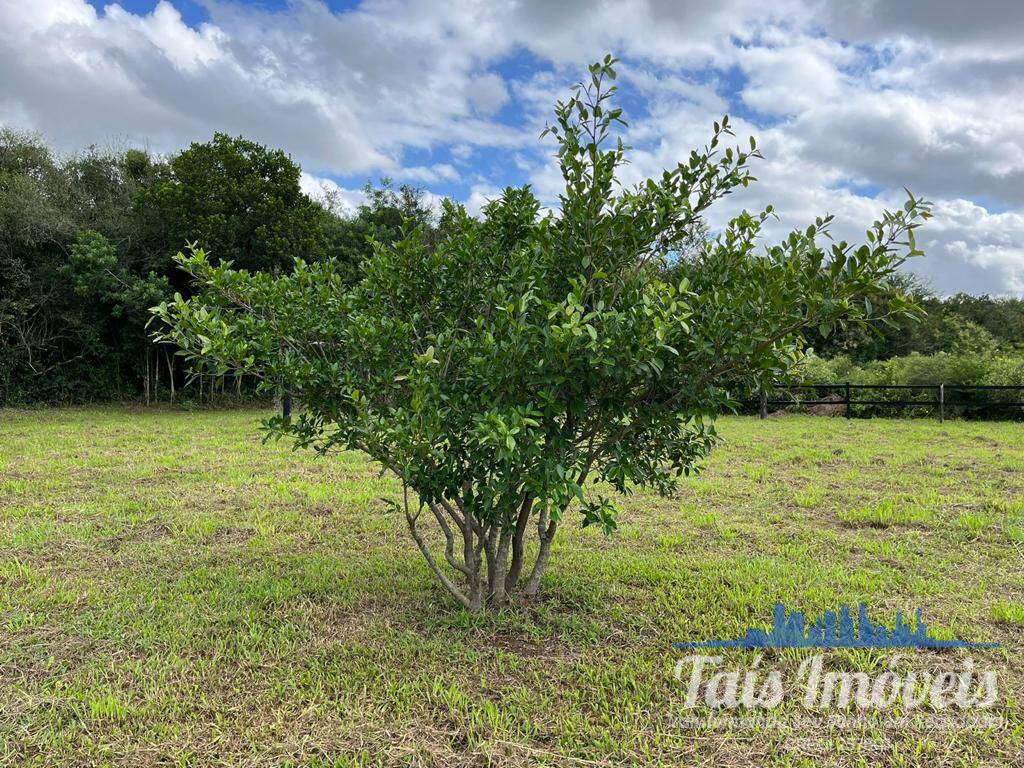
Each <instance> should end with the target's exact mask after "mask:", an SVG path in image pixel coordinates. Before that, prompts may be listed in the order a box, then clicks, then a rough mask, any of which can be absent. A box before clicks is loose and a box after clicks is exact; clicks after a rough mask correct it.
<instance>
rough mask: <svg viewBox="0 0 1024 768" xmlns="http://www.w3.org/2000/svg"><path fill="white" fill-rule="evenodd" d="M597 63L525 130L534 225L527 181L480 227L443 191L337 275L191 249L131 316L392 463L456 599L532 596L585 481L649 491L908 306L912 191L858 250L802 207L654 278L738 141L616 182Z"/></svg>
mask: <svg viewBox="0 0 1024 768" xmlns="http://www.w3.org/2000/svg"><path fill="white" fill-rule="evenodd" d="M614 64H615V62H614V61H613V60H612V59H610V58H606V59H605V60H604V61H603V62H601V63H598V64H595V65H593V66H592V67H591V68H590V76H589V79H588V80H587V81H586V82H584V83H582V84H581V85H580V86H579V87H578V88H577V89H576V90H575V91H574V92H573V94H572V96H571V97H570V98H568V99H567V100H566V101H564V102H559V103H558V105H557V106H556V109H555V121H554V123H553V124H552V125H551V126H550V127H549V128H548V130H547V131H546V133H547V134H549V135H551V136H553V137H554V140H555V142H556V144H557V157H558V162H559V165H560V167H561V171H562V176H563V178H564V180H565V190H564V192H563V193H562V194H561V195H560V196H559V200H558V213H557V215H556V214H547V215H543V216H541V215H540V204H539V202H538V200H537V199H536V197H535V196H534V195H533V193H532V192H531V191H530V189H529V188H522V189H506V190H505V192H504V194H503V195H502V196H501V197H500V198H499V199H497V200H495V201H494V202H492V203H491V204H489V205H488V206H487V207H486V208H485V209H484V212H483V218H482V220H476V219H474V218H472V217H470V216H468V215H467V214H466V213H465V211H464V210H462V209H461V208H460V207H458V206H455V205H453V204H450V203H449V204H447V205H446V207H445V211H444V213H443V218H444V220H445V221H446V226H445V228H444V236H443V238H442V239H441V241H440V242H439V243H437V245H436V247H430V246H429V244H428V243H426V242H425V238H424V233H423V229H422V227H413V228H410V229H407V230H406V231H405V235H404V237H402V238H401V239H400V240H398V241H397V242H395V243H393V244H387V243H378V244H377V245H376V247H375V253H374V255H373V257H372V258H371V259H369V260H368V262H367V263H366V264H365V265H364V269H363V276H362V278H361V280H360V281H359V282H358V283H357V284H356V285H355V286H353V287H348V286H346V285H345V283H344V281H343V280H342V279H341V278H340V276H339V269H338V267H337V265H335V264H333V263H331V262H330V261H327V262H323V263H319V264H309V263H306V262H303V261H301V260H300V261H297V262H296V267H295V271H294V273H293V274H291V275H288V276H285V277H275V276H271V275H267V274H249V273H247V272H245V271H239V270H235V269H232V268H230V267H229V266H226V265H223V264H221V265H216V264H214V263H212V262H211V261H210V260H209V259H208V258H207V257H206V255H205V254H204V253H203V252H202V251H196V252H194V253H192V255H190V256H188V257H181V263H182V265H183V267H184V268H185V269H186V270H187V271H188V272H189V273H191V274H192V275H193V276H194V278H195V279H196V280H197V281H198V283H199V284H200V285H201V286H202V288H203V290H202V292H201V293H200V294H199V295H197V296H196V297H195V298H193V299H191V300H185V299H182V298H180V297H179V298H177V299H176V300H175V301H173V302H170V303H167V304H163V305H161V306H159V307H157V308H156V309H155V313H156V315H157V316H158V317H159V318H160V319H161V320H162V321H163V322H162V326H163V328H164V330H163V331H162V333H161V338H164V339H168V340H172V341H174V342H175V343H177V344H179V345H181V346H182V347H183V348H185V349H187V350H189V351H190V353H191V354H192V355H193V356H194V357H195V359H197V360H200V361H202V362H203V364H205V365H211V366H215V367H216V368H217V369H219V370H221V371H229V370H234V371H242V372H245V373H250V374H254V375H258V376H262V377H263V378H264V380H265V381H266V382H267V384H268V386H276V385H277V384H278V383H279V382H285V383H286V386H288V387H289V388H290V389H291V390H292V391H294V392H296V393H298V394H299V395H301V399H302V401H303V404H304V407H303V409H302V411H301V412H300V413H299V414H298V415H297V417H296V418H295V419H294V420H285V419H283V418H274V419H271V420H270V421H269V422H268V425H267V426H268V428H269V429H270V431H271V434H275V435H279V436H287V437H290V438H292V439H294V440H295V441H296V442H297V444H298V445H300V446H310V447H313V448H315V449H316V450H318V451H320V452H328V451H331V450H332V449H358V450H362V451H365V452H366V453H368V454H369V455H370V456H371V457H372V458H373V459H375V460H376V461H378V462H379V463H380V464H381V465H382V466H383V467H384V468H385V469H386V470H388V471H391V472H393V473H394V475H395V476H397V477H398V478H399V479H400V481H401V483H402V486H403V489H404V493H403V495H402V501H401V503H400V504H398V503H396V504H395V506H396V509H397V510H398V511H399V512H400V514H401V515H402V516H403V517H404V520H405V522H406V524H407V526H408V528H409V531H410V534H411V536H412V538H413V539H414V540H415V542H416V544H417V546H418V547H419V549H420V551H421V552H422V554H423V556H424V558H425V559H426V561H427V563H428V564H429V567H430V568H431V570H432V571H433V573H434V574H435V576H436V577H437V579H438V580H439V581H440V583H441V584H443V585H444V588H445V589H446V590H447V591H448V592H449V593H450V594H451V595H452V596H454V598H455V599H456V600H457V601H458V602H459V603H461V604H462V605H463V606H465V607H466V608H467V609H468V610H470V611H473V612H476V611H480V610H483V609H484V608H485V607H486V606H487V605H488V604H492V605H494V604H501V603H503V602H504V601H506V600H507V599H508V597H509V595H511V594H514V593H517V592H521V593H523V594H525V595H527V596H529V595H533V594H534V593H536V592H537V590H538V587H539V585H540V583H541V580H542V576H543V574H544V572H545V569H546V567H547V565H548V562H549V559H550V557H551V553H552V545H553V542H554V541H555V537H556V534H557V531H558V529H559V526H562V525H565V524H566V523H567V522H568V516H569V515H570V513H573V512H575V513H578V515H579V520H580V521H581V522H582V524H583V525H584V526H589V525H596V526H599V527H600V528H601V529H603V530H604V531H606V532H611V531H613V530H614V529H615V527H616V524H617V523H616V507H615V503H614V501H613V499H612V498H610V497H608V496H606V495H605V492H604V489H605V488H611V489H614V490H615V491H617V492H619V493H629V492H630V491H631V490H632V489H633V488H635V487H638V486H647V487H652V488H654V489H656V490H657V491H659V492H661V493H663V494H668V493H671V492H672V491H673V490H674V489H675V488H676V486H677V483H678V481H679V478H680V476H682V475H684V474H687V473H689V472H692V471H694V470H695V469H697V468H699V466H700V463H701V461H702V459H703V458H704V457H705V456H706V455H707V454H708V452H709V450H711V448H712V446H713V445H714V443H715V440H716V433H715V428H714V421H715V417H716V415H717V414H718V413H720V412H722V411H723V410H727V409H729V408H731V407H733V406H735V405H736V404H737V401H738V399H740V398H743V397H745V396H747V395H748V393H750V392H751V391H752V390H753V389H755V388H756V387H758V386H759V385H760V384H761V383H763V382H765V381H769V380H772V379H775V378H778V377H780V376H785V375H786V374H787V373H788V372H789V371H790V370H791V369H792V368H793V366H794V365H795V364H796V363H797V362H798V361H799V360H800V359H801V356H802V352H801V350H802V349H803V345H804V335H803V334H804V332H805V331H806V330H807V329H808V328H818V329H821V330H822V331H827V330H828V329H830V328H832V327H834V326H836V325H837V324H841V323H843V322H849V321H851V320H852V321H858V320H859V319H860V318H863V317H864V316H865V315H866V314H868V313H869V312H870V306H871V302H872V301H879V300H881V299H883V298H885V299H887V300H888V301H889V306H890V307H891V308H892V311H909V310H910V307H909V305H908V304H907V303H906V302H904V301H903V300H902V299H901V298H900V297H899V295H898V294H897V293H896V292H895V291H894V290H893V289H892V286H891V284H890V283H889V282H888V278H889V277H890V276H891V275H892V274H893V272H894V270H896V269H897V268H898V267H899V265H900V264H902V263H903V261H904V260H905V259H906V258H907V257H908V256H912V255H916V254H918V253H919V251H917V249H916V247H915V245H914V228H915V227H917V226H918V225H919V223H920V221H921V219H923V218H925V217H927V215H928V208H927V205H926V204H925V203H923V202H922V201H920V200H916V199H914V198H910V199H909V200H908V202H907V204H906V206H905V208H904V209H903V210H900V211H896V212H892V213H885V214H884V215H883V217H882V218H881V220H880V221H878V222H875V223H874V224H873V225H872V227H871V228H870V229H869V230H868V233H867V239H868V242H867V243H866V244H864V245H858V246H853V245H849V244H847V243H845V242H838V243H836V242H831V240H829V239H828V229H829V225H830V222H831V218H830V217H824V218H821V219H819V220H817V221H816V222H815V223H814V224H812V225H810V226H809V227H808V228H806V229H805V230H801V231H797V232H793V233H792V234H791V235H789V237H788V238H787V239H786V240H785V241H784V242H783V243H782V244H780V245H777V246H773V247H770V248H768V249H766V250H762V249H760V248H759V247H758V246H757V245H756V242H757V239H758V235H759V233H760V230H761V225H762V223H763V222H764V220H765V219H766V218H767V217H768V216H770V215H771V210H770V209H767V210H765V211H762V212H759V213H747V212H744V213H741V214H740V215H739V216H737V217H736V218H735V219H733V220H732V221H731V222H730V223H729V225H728V226H727V227H726V228H725V230H724V231H723V232H722V233H721V234H720V235H719V236H717V237H716V238H714V239H713V240H711V241H710V242H708V243H707V244H706V245H705V253H704V255H703V257H701V258H687V259H683V260H681V263H679V264H678V265H677V266H678V272H676V273H673V276H672V279H671V280H668V279H665V275H666V273H667V270H668V267H669V265H671V264H674V263H676V262H680V260H679V259H677V258H676V257H677V247H678V246H679V244H680V243H689V242H691V241H692V237H691V233H692V231H693V228H694V227H696V226H699V224H698V222H699V221H700V220H701V216H702V214H703V213H704V212H705V211H707V209H708V208H709V207H710V206H711V205H712V204H713V203H714V202H715V201H716V200H719V199H721V198H722V197H723V196H725V195H727V194H729V193H730V192H732V191H733V190H735V189H736V188H738V187H743V186H746V185H747V184H748V183H750V182H751V181H752V177H751V175H750V172H749V170H748V163H749V162H750V160H751V159H752V158H754V157H755V156H756V155H757V151H756V148H755V145H754V143H753V142H751V145H750V148H749V149H743V148H737V147H731V146H730V147H727V148H725V147H723V146H722V145H723V141H725V140H726V138H727V137H728V136H729V135H730V132H729V124H728V120H727V119H726V120H723V121H722V122H721V123H718V124H716V125H715V130H714V134H713V136H712V138H711V141H710V143H709V145H708V146H707V147H705V148H704V149H703V150H702V151H694V152H693V153H692V154H691V155H690V156H689V158H687V159H686V160H685V161H683V162H681V163H679V164H678V165H677V166H676V167H674V168H671V169H668V170H666V171H665V172H664V173H663V174H662V175H661V176H659V177H657V178H654V179H650V180H647V181H645V182H644V183H642V184H640V185H638V186H636V187H632V188H622V187H621V186H620V185H619V184H618V182H617V180H616V173H617V170H618V169H619V168H620V167H621V166H622V164H623V163H624V162H625V161H626V153H627V150H626V147H624V146H623V145H622V143H621V141H619V140H618V139H616V138H615V129H616V126H617V125H618V124H620V123H621V110H620V109H619V108H617V107H616V106H615V104H614V102H613V100H612V99H613V96H614V94H615V87H614V85H612V84H611V83H612V81H613V80H614V77H615V71H614ZM823 243H824V244H823ZM428 524H429V525H428Z"/></svg>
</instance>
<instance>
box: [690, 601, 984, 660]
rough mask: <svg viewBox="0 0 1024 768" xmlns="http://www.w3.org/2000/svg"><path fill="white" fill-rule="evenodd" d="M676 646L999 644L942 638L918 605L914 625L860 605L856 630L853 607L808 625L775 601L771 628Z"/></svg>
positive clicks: (771, 646)
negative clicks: (886, 619)
mask: <svg viewBox="0 0 1024 768" xmlns="http://www.w3.org/2000/svg"><path fill="white" fill-rule="evenodd" d="M672 645H673V647H674V648H683V649H685V648H998V647H999V643H969V642H966V641H964V640H940V639H939V638H937V637H934V636H933V635H931V634H929V632H928V625H927V624H925V623H924V621H923V620H922V618H921V609H920V608H918V609H917V612H916V615H915V621H914V626H913V627H911V625H910V624H909V623H907V622H905V621H904V619H903V613H902V612H899V613H897V614H896V623H895V626H894V627H893V628H892V629H890V628H889V627H887V626H885V625H884V624H875V623H873V622H872V621H871V619H869V618H868V609H867V606H866V605H865V604H864V603H861V604H860V607H859V610H858V613H857V621H856V629H855V628H854V619H853V614H852V612H851V611H850V606H848V605H843V606H841V607H840V609H839V612H838V614H837V613H836V612H835V611H826V612H825V613H824V615H823V616H822V617H821V618H820V619H818V620H817V621H816V622H814V623H813V624H808V622H807V620H806V619H805V618H804V615H803V614H802V613H800V612H799V611H793V612H792V613H790V614H788V615H787V613H786V606H784V605H783V604H782V603H776V604H775V610H774V612H773V623H772V628H771V629H770V630H768V631H766V630H763V629H761V628H759V627H751V628H750V629H748V630H747V633H746V634H745V635H744V636H743V637H740V638H737V639H735V640H706V641H703V642H698V643H673V644H672Z"/></svg>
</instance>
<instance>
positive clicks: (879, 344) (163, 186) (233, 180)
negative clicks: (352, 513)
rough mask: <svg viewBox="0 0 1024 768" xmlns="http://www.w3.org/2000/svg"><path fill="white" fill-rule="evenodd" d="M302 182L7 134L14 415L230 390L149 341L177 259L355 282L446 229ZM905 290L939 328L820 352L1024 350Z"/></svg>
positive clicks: (3, 314)
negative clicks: (416, 231)
mask: <svg viewBox="0 0 1024 768" xmlns="http://www.w3.org/2000/svg"><path fill="white" fill-rule="evenodd" d="M299 179H300V168H299V166H298V165H297V164H296V163H295V162H294V161H293V160H292V159H291V158H290V157H289V156H288V155H287V154H286V153H285V152H283V151H281V150H276V149H270V148H267V147H264V146H261V145H260V144H257V143H255V142H252V141H248V140H246V139H244V138H241V137H231V136H227V135H224V134H216V135H214V136H213V138H212V139H211V140H210V141H207V142H202V143H194V144H192V145H191V146H190V147H188V148H187V149H184V150H182V151H180V152H178V153H176V154H173V155H171V156H166V157H165V156H160V155H157V154H154V153H151V152H147V151H145V150H141V149H135V148H106V149H104V148H97V147H90V148H88V149H86V150H84V151H82V152H79V153H76V154H72V155H68V156H61V155H59V154H58V153H56V152H55V151H53V150H52V149H51V148H50V147H48V146H47V145H46V143H45V142H44V141H43V140H42V139H41V138H40V137H38V136H35V135H32V134H26V133H18V132H15V131H11V130H7V129H2V130H0V404H10V403H28V402H87V401H96V400H107V399H120V398H138V397H145V398H147V399H150V398H155V397H158V396H159V397H160V398H161V399H168V398H173V397H175V396H177V397H178V398H182V397H184V398H188V399H196V398H202V397H203V395H204V392H205V394H206V396H209V393H210V392H211V391H212V389H211V388H212V387H213V386H214V385H216V386H219V387H222V388H223V387H225V386H226V382H225V380H224V379H223V378H220V379H215V378H212V377H211V378H206V377H203V376H202V375H196V372H195V371H187V370H185V369H184V368H183V367H182V365H181V364H180V362H178V361H177V358H176V355H175V352H176V351H177V350H176V349H174V348H173V347H171V346H169V345H166V344H164V345H154V344H153V343H152V342H151V340H150V339H149V333H148V330H147V327H146V326H147V323H148V322H149V317H150V315H149V311H148V310H149V308H150V307H152V306H154V305H157V304H159V303H160V302H162V301H167V300H169V299H171V298H172V297H173V296H174V294H175V293H180V294H182V295H183V296H185V297H186V298H187V297H188V296H189V295H190V291H191V290H192V289H191V286H190V283H189V281H188V279H187V276H186V275H185V274H184V273H183V272H182V271H181V270H180V269H178V267H177V265H176V264H175V262H174V256H175V255H176V254H177V253H178V252H179V251H181V250H183V249H184V248H185V246H186V244H188V243H198V244H199V245H200V246H201V247H202V248H203V249H204V250H205V252H206V253H207V254H209V255H210V257H211V258H213V259H215V260H221V261H231V262H232V263H233V264H234V266H235V267H237V268H240V269H245V270H250V271H263V272H270V273H284V272H287V271H289V270H290V269H291V268H292V264H293V261H294V259H295V257H297V256H301V257H302V258H303V259H304V260H305V261H307V262H309V263H319V262H324V261H326V260H331V261H332V262H335V263H340V264H344V265H345V266H346V270H347V271H346V274H345V275H344V279H347V280H355V279H356V277H357V275H358V272H359V265H360V264H361V263H363V262H364V261H365V260H366V259H367V258H368V257H369V256H370V255H371V254H372V250H373V249H372V245H371V242H372V241H377V242H380V243H393V242H395V241H396V240H398V239H399V238H400V237H401V235H402V233H403V231H404V229H403V228H404V227H405V226H406V223H407V222H409V221H411V222H412V223H413V224H416V225H421V226H422V227H423V229H424V232H425V237H426V239H427V241H428V244H429V242H430V241H431V240H437V238H438V237H439V233H440V232H442V231H443V229H444V222H442V221H439V220H438V218H437V217H436V216H435V214H434V213H433V212H432V210H431V209H430V207H429V206H428V205H427V204H426V202H425V196H424V193H423V191H422V190H419V189H414V188H410V187H400V188H396V187H395V186H394V185H392V184H391V183H390V182H389V181H388V180H384V181H383V182H382V183H381V184H380V185H379V186H376V187H374V186H371V185H367V188H366V190H365V192H366V202H365V203H364V204H363V205H361V206H360V207H359V209H358V210H357V211H356V212H355V213H354V214H345V213H344V212H343V210H342V208H341V206H340V205H339V204H338V202H339V201H337V200H335V199H332V198H331V196H330V195H329V194H325V195H324V196H323V197H322V198H320V199H311V198H310V197H309V196H308V195H306V194H305V193H304V192H303V191H302V189H301V187H300V183H299ZM694 231H696V232H698V233H703V234H702V236H701V237H700V238H699V239H700V240H701V242H688V243H684V244H683V245H682V246H681V247H683V248H684V250H686V251H687V252H689V253H699V252H700V251H701V250H702V248H703V246H704V242H703V241H704V240H705V239H706V236H707V231H706V228H701V227H695V229H694ZM898 280H899V281H901V282H902V284H901V285H900V286H899V287H900V288H901V290H903V291H904V292H906V293H908V294H909V295H910V296H912V297H913V298H914V300H915V301H916V302H917V303H918V304H919V305H920V306H922V307H923V308H924V310H925V315H924V316H923V318H918V319H915V318H911V317H907V316H903V315H898V316H893V317H891V318H886V315H887V314H888V313H887V308H886V307H885V306H881V307H874V308H872V309H873V313H874V314H875V315H876V316H877V317H879V318H885V319H886V320H887V322H879V323H875V324H873V325H871V326H870V327H864V326H857V325H854V326H850V327H849V328H838V329H821V330H818V329H815V330H811V331H809V332H808V334H807V344H808V346H810V347H811V348H813V349H814V350H815V352H816V353H817V355H818V356H819V357H821V358H826V359H831V358H836V357H842V358H849V359H850V360H851V361H852V362H854V363H857V364H865V363H869V362H871V361H879V360H888V359H891V358H896V357H903V356H907V355H911V354H918V355H935V354H971V355H983V356H992V357H1005V356H1007V355H1012V356H1017V355H1018V354H1019V353H1020V351H1021V349H1022V348H1024V301H1022V300H1021V299H1003V298H993V297H990V296H970V295H967V294H958V295H956V296H952V297H948V298H941V297H938V296H936V295H935V294H934V292H932V291H931V290H930V289H929V288H928V286H927V285H926V284H925V283H923V282H922V281H920V280H918V279H916V278H914V277H913V276H901V277H899V278H898ZM241 385H242V380H240V379H237V380H235V381H233V382H231V384H230V386H232V387H241Z"/></svg>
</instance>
